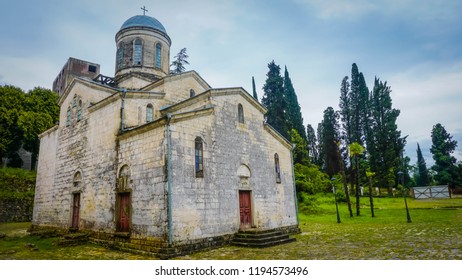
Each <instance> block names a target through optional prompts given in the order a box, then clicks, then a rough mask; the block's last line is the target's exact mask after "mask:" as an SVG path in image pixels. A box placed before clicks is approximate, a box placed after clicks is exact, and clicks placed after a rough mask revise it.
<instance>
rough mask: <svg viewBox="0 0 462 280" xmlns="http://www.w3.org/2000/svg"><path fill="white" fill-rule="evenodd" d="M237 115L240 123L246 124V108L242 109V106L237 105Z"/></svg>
mask: <svg viewBox="0 0 462 280" xmlns="http://www.w3.org/2000/svg"><path fill="white" fill-rule="evenodd" d="M237 115H238V119H239V122H240V123H244V108H242V105H241V104H239V105H237Z"/></svg>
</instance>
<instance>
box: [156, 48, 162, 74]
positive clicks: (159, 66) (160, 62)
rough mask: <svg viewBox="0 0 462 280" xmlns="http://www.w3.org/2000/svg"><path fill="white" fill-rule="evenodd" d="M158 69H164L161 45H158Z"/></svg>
mask: <svg viewBox="0 0 462 280" xmlns="http://www.w3.org/2000/svg"><path fill="white" fill-rule="evenodd" d="M156 67H157V68H161V67H162V45H161V44H160V43H157V44H156Z"/></svg>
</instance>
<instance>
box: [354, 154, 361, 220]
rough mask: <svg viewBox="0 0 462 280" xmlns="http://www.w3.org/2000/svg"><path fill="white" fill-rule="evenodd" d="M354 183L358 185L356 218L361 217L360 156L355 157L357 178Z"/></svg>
mask: <svg viewBox="0 0 462 280" xmlns="http://www.w3.org/2000/svg"><path fill="white" fill-rule="evenodd" d="M354 182H355V185H356V216H359V215H360V204H359V202H360V201H359V199H360V195H361V190H360V188H359V164H358V156H355V178H354Z"/></svg>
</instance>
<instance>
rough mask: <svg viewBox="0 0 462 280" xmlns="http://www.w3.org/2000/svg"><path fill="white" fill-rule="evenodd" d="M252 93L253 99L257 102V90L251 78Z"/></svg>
mask: <svg viewBox="0 0 462 280" xmlns="http://www.w3.org/2000/svg"><path fill="white" fill-rule="evenodd" d="M252 92H253V98H255V100H257V101H258V95H257V90H256V88H255V79H254V77H253V76H252Z"/></svg>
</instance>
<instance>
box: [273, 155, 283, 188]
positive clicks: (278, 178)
mask: <svg viewBox="0 0 462 280" xmlns="http://www.w3.org/2000/svg"><path fill="white" fill-rule="evenodd" d="M274 167H275V169H276V183H279V184H280V183H281V169H280V167H279V155H278V154H277V153H276V154H274Z"/></svg>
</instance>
